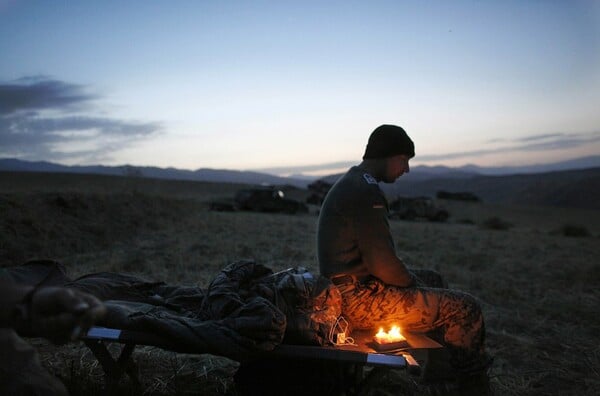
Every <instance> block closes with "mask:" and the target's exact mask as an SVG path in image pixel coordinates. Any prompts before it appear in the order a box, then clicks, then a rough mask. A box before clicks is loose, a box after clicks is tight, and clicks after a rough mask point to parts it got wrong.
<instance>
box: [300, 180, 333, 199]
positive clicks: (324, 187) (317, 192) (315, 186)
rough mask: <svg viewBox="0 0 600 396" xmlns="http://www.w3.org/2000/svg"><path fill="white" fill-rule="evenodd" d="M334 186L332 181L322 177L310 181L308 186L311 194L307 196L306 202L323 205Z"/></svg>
mask: <svg viewBox="0 0 600 396" xmlns="http://www.w3.org/2000/svg"><path fill="white" fill-rule="evenodd" d="M332 186H333V184H332V183H328V182H326V181H324V180H320V179H319V180H315V181H314V182H312V183H310V184H309V185H308V186H307V188H308V191H310V192H311V194H310V195H309V196H308V197H307V198H306V203H309V204H313V205H321V204H322V203H323V200H324V199H325V196H326V195H327V193H328V192H329V189H331V187H332Z"/></svg>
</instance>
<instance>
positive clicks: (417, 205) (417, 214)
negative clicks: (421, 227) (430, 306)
mask: <svg viewBox="0 0 600 396" xmlns="http://www.w3.org/2000/svg"><path fill="white" fill-rule="evenodd" d="M389 209H390V214H389V217H390V218H391V219H402V220H416V219H418V218H424V219H427V220H429V221H446V220H447V219H448V216H449V213H448V211H447V210H446V209H444V208H442V207H440V206H438V205H436V203H435V201H434V200H433V199H432V198H429V197H400V198H397V199H396V200H394V201H393V202H391V203H390V205H389Z"/></svg>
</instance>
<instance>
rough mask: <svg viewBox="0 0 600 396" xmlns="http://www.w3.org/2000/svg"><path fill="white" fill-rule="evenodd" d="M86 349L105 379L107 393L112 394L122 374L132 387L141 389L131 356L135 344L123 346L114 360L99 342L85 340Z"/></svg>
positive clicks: (103, 344) (104, 345) (102, 343)
mask: <svg viewBox="0 0 600 396" xmlns="http://www.w3.org/2000/svg"><path fill="white" fill-rule="evenodd" d="M84 342H85V344H86V345H87V347H88V348H89V349H90V350H91V351H92V353H93V354H94V356H95V357H96V359H98V362H100V365H101V366H102V369H103V370H104V376H105V379H106V386H107V391H108V393H109V394H112V393H113V391H114V390H116V388H117V386H118V384H119V380H120V379H121V377H122V376H123V374H127V375H128V376H129V378H130V379H131V381H132V382H133V385H134V386H135V387H136V388H141V384H140V381H139V378H138V376H137V367H136V366H135V362H134V361H133V359H132V357H131V354H132V353H133V351H134V349H135V344H125V346H124V347H123V349H121V352H120V354H119V356H118V357H117V358H116V359H115V358H114V357H113V356H112V355H111V353H110V352H109V351H108V348H107V347H106V344H105V343H104V342H102V341H101V340H86V341H84Z"/></svg>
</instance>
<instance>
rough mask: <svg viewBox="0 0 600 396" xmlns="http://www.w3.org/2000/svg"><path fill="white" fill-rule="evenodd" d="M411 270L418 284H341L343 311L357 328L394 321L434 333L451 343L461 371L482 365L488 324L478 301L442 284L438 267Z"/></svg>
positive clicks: (374, 281) (454, 362)
mask: <svg viewBox="0 0 600 396" xmlns="http://www.w3.org/2000/svg"><path fill="white" fill-rule="evenodd" d="M411 272H413V273H414V274H415V275H416V276H417V277H418V278H419V282H418V284H419V286H417V287H410V288H399V287H395V286H389V285H386V284H385V283H383V282H382V281H380V280H379V279H377V278H370V279H368V280H366V281H363V282H358V283H349V284H345V285H339V286H338V288H339V290H340V292H341V294H342V300H343V302H342V314H343V315H344V317H345V318H346V319H347V320H348V321H349V322H350V324H351V325H352V327H353V328H357V329H376V328H378V327H381V326H385V327H388V326H391V325H393V324H395V325H399V326H400V327H401V328H402V329H403V330H406V331H409V332H418V333H428V334H432V335H433V336H432V338H437V339H438V341H439V342H441V343H442V344H444V345H445V346H446V347H448V350H449V352H450V355H451V363H452V365H453V366H454V367H455V368H457V369H459V370H462V369H464V370H472V369H475V366H477V365H482V364H484V360H485V357H484V338H485V329H484V323H483V314H482V312H481V308H480V306H479V303H478V302H477V300H476V299H475V298H474V297H473V296H471V295H470V294H467V293H463V292H460V291H457V290H450V289H446V288H444V286H445V285H444V282H443V280H442V278H441V276H439V274H437V273H436V272H435V271H427V270H425V271H423V270H421V271H417V270H412V271H411ZM421 285H422V286H421Z"/></svg>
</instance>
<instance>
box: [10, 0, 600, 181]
mask: <svg viewBox="0 0 600 396" xmlns="http://www.w3.org/2000/svg"><path fill="white" fill-rule="evenodd" d="M599 109H600V2H598V1H592V0H590V1H577V0H574V1H566V0H565V1H552V0H548V1H541V0H537V1H527V0H521V1H510V0H507V1H497V2H495V1H368V2H367V1H364V2H355V1H339V2H338V1H315V2H312V1H294V2H292V1H289V2H288V1H107V0H104V1H76V2H68V1H65V2H59V1H19V0H0V157H4V158H20V159H24V160H35V161H38V160H45V161H51V162H57V163H62V164H69V165H72V164H79V165H90V164H104V165H122V164H131V165H138V166H147V165H152V166H160V167H176V168H181V169H198V168H226V169H238V170H262V171H268V172H271V173H277V174H290V173H299V172H304V173H317V174H318V173H331V172H332V171H339V170H343V169H344V168H347V167H348V166H350V165H352V164H356V163H358V162H360V159H361V157H362V154H363V152H364V148H365V145H366V142H367V139H368V136H369V134H370V132H371V131H372V130H373V129H374V128H375V127H377V126H378V125H381V124H396V125H400V126H402V127H404V129H406V131H407V132H408V134H409V135H410V136H411V137H412V139H413V140H414V142H415V146H416V154H417V155H416V157H415V158H414V159H413V160H412V161H411V164H414V165H419V164H421V165H448V166H460V165H464V164H476V165H480V166H503V165H527V164H541V163H548V162H554V161H559V160H566V159H572V158H576V157H582V156H588V155H598V154H600V110H599Z"/></svg>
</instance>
